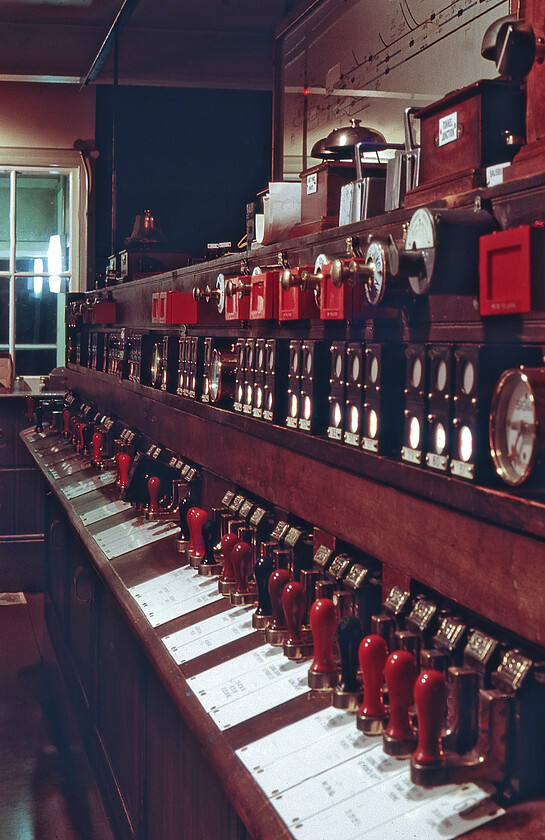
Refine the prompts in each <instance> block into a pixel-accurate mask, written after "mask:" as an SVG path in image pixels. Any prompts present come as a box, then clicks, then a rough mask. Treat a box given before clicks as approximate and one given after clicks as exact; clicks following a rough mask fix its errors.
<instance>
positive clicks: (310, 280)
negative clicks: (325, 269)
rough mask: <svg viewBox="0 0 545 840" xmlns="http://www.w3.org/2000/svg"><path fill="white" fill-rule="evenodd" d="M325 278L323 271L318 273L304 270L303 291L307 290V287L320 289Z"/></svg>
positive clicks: (302, 277) (302, 276)
mask: <svg viewBox="0 0 545 840" xmlns="http://www.w3.org/2000/svg"><path fill="white" fill-rule="evenodd" d="M323 279H324V275H323V274H322V272H321V271H320V272H318V273H317V274H314V273H313V272H312V271H302V272H301V288H302V289H303V291H306V290H307V289H319V288H320V286H321V284H322V280H323Z"/></svg>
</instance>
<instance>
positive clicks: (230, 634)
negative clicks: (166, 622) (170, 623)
mask: <svg viewBox="0 0 545 840" xmlns="http://www.w3.org/2000/svg"><path fill="white" fill-rule="evenodd" d="M253 609H254V608H253V607H238V608H236V609H232V610H226V611H225V612H222V613H219V614H218V615H213V616H211V618H205V619H204V621H199V622H198V624H193V625H192V626H191V627H186V628H184V629H183V630H178V632H177V633H171V634H170V635H169V636H165V637H164V638H163V644H164V645H165V647H166V648H167V650H168V652H169V653H170V655H171V656H172V657H173V659H174V661H175V662H176V664H177V665H181V664H182V663H183V662H189V660H190V659H196V657H197V656H202V655H203V653H208V651H210V650H217V649H218V648H221V647H223V645H226V644H228V643H229V642H232V641H234V640H235V639H241V638H242V637H243V636H248V635H250V633H253V632H254V628H253V627H252V612H253Z"/></svg>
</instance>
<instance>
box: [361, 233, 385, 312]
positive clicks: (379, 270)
mask: <svg viewBox="0 0 545 840" xmlns="http://www.w3.org/2000/svg"><path fill="white" fill-rule="evenodd" d="M365 262H366V263H367V265H368V266H370V267H371V268H372V272H373V273H372V274H371V275H370V276H369V278H368V279H367V282H366V284H365V286H364V292H365V297H366V299H367V302H368V303H370V304H371V306H378V304H379V303H381V301H382V299H383V298H384V293H385V292H386V271H387V267H386V254H385V251H384V248H383V246H382V245H381V243H380V242H377V240H376V239H373V240H372V241H371V242H370V243H369V247H368V248H367V253H366V254H365Z"/></svg>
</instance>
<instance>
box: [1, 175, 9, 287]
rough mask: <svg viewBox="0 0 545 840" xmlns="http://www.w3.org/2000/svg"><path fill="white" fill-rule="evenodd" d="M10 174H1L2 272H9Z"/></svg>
mask: <svg viewBox="0 0 545 840" xmlns="http://www.w3.org/2000/svg"><path fill="white" fill-rule="evenodd" d="M9 182H10V176H9V173H1V174H0V271H9Z"/></svg>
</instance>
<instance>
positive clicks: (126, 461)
mask: <svg viewBox="0 0 545 840" xmlns="http://www.w3.org/2000/svg"><path fill="white" fill-rule="evenodd" d="M115 459H116V461H117V485H118V487H119V488H120V489H121V490H124V489H125V487H126V486H127V482H128V480H129V469H130V467H131V456H130V455H127V453H126V452H118V453H117V455H116V456H115Z"/></svg>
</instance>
